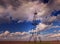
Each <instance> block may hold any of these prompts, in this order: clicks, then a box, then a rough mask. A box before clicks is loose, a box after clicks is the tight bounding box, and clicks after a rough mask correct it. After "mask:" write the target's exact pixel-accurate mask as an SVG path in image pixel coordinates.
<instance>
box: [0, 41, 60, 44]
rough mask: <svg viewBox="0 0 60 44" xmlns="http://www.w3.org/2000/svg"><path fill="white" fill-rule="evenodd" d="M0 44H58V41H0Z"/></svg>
mask: <svg viewBox="0 0 60 44" xmlns="http://www.w3.org/2000/svg"><path fill="white" fill-rule="evenodd" d="M0 44H60V41H42V42H30V41H29V42H26V41H23V42H22V41H0Z"/></svg>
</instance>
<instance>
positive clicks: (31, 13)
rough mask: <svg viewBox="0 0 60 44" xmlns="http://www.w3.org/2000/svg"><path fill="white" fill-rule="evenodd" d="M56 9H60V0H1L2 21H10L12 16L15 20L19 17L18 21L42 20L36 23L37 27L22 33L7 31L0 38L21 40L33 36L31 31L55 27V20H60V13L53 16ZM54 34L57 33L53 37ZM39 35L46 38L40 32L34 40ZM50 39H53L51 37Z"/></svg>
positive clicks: (0, 20)
mask: <svg viewBox="0 0 60 44" xmlns="http://www.w3.org/2000/svg"><path fill="white" fill-rule="evenodd" d="M55 10H60V0H50V1H49V2H48V3H43V2H42V1H41V0H34V1H33V0H0V23H2V22H7V21H8V22H10V17H12V19H13V20H16V19H19V21H18V22H20V21H24V20H26V21H33V20H41V22H40V23H39V24H38V25H36V28H35V29H32V30H29V31H28V32H22V33H21V32H15V33H10V32H9V31H5V32H4V33H1V34H0V39H2V40H3V39H4V40H5V39H9V40H11V39H13V40H15V39H17V38H18V40H21V41H22V40H26V39H27V40H30V39H31V38H32V36H33V35H32V34H30V32H39V31H41V30H45V29H47V28H51V27H53V23H52V22H53V21H59V20H60V14H58V15H57V16H51V14H52V12H53V11H55ZM55 27H59V26H55ZM55 27H54V28H55ZM21 36H22V37H21ZM25 36H26V37H25ZM51 36H52V35H51ZM54 36H56V34H55V35H53V37H54ZM37 37H38V38H40V37H42V40H44V39H45V36H43V35H40V34H39V35H38V36H37V35H34V36H33V38H32V40H33V39H36V38H37ZM43 38H44V39H43ZM47 40H48V39H47ZM49 40H51V39H50V38H49ZM54 40H55V39H54Z"/></svg>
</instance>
